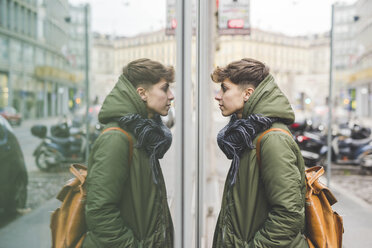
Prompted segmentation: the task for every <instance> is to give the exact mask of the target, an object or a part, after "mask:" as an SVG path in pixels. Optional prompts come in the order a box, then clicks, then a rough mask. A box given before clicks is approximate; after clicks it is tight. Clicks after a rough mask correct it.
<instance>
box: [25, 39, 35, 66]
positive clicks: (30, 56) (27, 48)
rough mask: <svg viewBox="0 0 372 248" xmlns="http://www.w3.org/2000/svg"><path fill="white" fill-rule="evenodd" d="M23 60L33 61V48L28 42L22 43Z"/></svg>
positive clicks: (26, 61)
mask: <svg viewBox="0 0 372 248" xmlns="http://www.w3.org/2000/svg"><path fill="white" fill-rule="evenodd" d="M23 54H24V55H23V61H24V62H25V63H28V64H30V63H32V62H33V58H34V49H33V47H32V46H31V45H28V44H24V47H23Z"/></svg>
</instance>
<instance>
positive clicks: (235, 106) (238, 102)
mask: <svg viewBox="0 0 372 248" xmlns="http://www.w3.org/2000/svg"><path fill="white" fill-rule="evenodd" d="M252 92H253V88H247V89H242V88H241V87H240V86H239V85H237V84H234V83H233V82H231V81H230V79H228V78H227V79H225V80H224V81H223V82H222V83H221V89H220V90H219V91H218V93H217V95H216V96H215V97H214V99H216V101H218V105H219V106H220V109H221V113H222V115H223V116H230V115H232V114H234V113H236V114H237V115H238V118H242V115H243V108H244V103H245V102H246V101H247V100H248V98H249V96H250V95H251V94H252Z"/></svg>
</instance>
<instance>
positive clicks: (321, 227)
mask: <svg viewBox="0 0 372 248" xmlns="http://www.w3.org/2000/svg"><path fill="white" fill-rule="evenodd" d="M271 131H280V132H283V133H286V134H288V135H290V136H291V137H292V135H291V134H290V133H289V132H288V131H286V130H284V129H281V128H271V129H268V130H266V131H265V132H263V134H261V136H260V137H259V138H258V140H257V144H256V154H257V160H258V163H259V165H260V166H261V156H260V145H261V139H262V137H263V136H264V135H265V134H266V133H269V132H271ZM323 173H324V169H323V167H321V166H314V167H311V168H309V169H307V170H306V171H305V175H306V196H305V199H306V200H305V215H306V231H305V236H306V240H307V242H308V244H309V247H310V248H315V247H317V248H326V247H331V248H341V247H342V234H343V232H344V228H343V221H342V217H341V216H339V215H338V214H337V212H335V211H333V210H332V207H331V206H332V205H333V204H335V203H336V202H337V200H336V198H335V196H334V195H333V194H332V192H331V191H330V190H329V189H328V188H327V187H326V186H325V185H323V184H322V183H321V182H320V181H319V177H320V176H322V175H323Z"/></svg>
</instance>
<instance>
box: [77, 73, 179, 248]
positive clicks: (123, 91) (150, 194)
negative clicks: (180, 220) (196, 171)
mask: <svg viewBox="0 0 372 248" xmlns="http://www.w3.org/2000/svg"><path fill="white" fill-rule="evenodd" d="M134 113H138V114H140V115H141V116H142V117H143V118H147V110H146V106H145V104H144V103H143V101H142V100H141V98H140V97H139V95H138V93H137V92H136V90H135V88H134V87H133V86H132V84H131V83H129V81H128V80H127V79H126V78H125V77H124V76H123V75H122V76H120V78H119V81H118V82H117V83H116V85H115V87H114V88H113V90H112V91H111V93H110V94H109V95H108V96H107V97H106V99H105V101H104V103H103V105H102V109H101V111H100V113H99V121H100V122H101V123H103V124H106V126H105V128H109V127H118V124H117V123H116V122H113V121H112V118H115V117H122V116H124V115H127V114H134ZM125 131H127V132H128V133H129V134H130V135H131V137H132V140H133V144H134V145H135V144H136V143H137V141H136V138H135V137H134V135H133V134H132V133H130V132H129V131H128V130H125ZM128 160H129V141H128V138H127V136H126V135H125V134H123V133H122V132H120V131H116V130H110V131H107V132H105V133H103V134H101V135H100V136H99V137H98V139H97V140H96V142H95V143H94V146H93V148H92V151H91V154H90V156H89V161H88V176H87V201H86V223H87V227H88V232H87V236H86V238H85V240H84V244H83V247H87V248H94V247H101V248H119V247H120V248H124V247H136V248H137V247H152V248H156V247H162V248H163V247H173V224H172V220H171V216H170V213H169V208H168V204H167V199H166V196H167V194H166V188H165V184H164V178H163V175H162V173H161V169H160V168H159V171H160V178H159V179H158V185H156V184H154V183H153V179H152V174H151V173H152V172H151V167H150V164H149V156H148V155H147V154H146V152H145V151H144V150H143V149H139V148H136V147H135V146H134V148H133V156H132V162H131V163H130V164H129V163H128Z"/></svg>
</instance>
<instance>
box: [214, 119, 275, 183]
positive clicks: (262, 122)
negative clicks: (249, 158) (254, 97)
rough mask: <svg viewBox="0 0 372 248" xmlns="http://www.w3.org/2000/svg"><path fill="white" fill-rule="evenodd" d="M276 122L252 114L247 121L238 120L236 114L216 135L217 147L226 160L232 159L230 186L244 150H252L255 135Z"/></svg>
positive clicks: (229, 177) (233, 181) (234, 178)
mask: <svg viewBox="0 0 372 248" xmlns="http://www.w3.org/2000/svg"><path fill="white" fill-rule="evenodd" d="M277 120H278V118H269V117H265V116H261V115H258V114H252V115H250V116H248V118H247V119H238V118H237V116H236V114H233V115H232V116H231V119H230V122H229V123H228V124H227V125H226V126H225V127H224V128H222V129H221V131H220V132H219V133H218V135H217V143H218V146H219V147H220V149H221V150H222V151H223V153H225V155H226V157H227V158H228V159H232V162H231V167H230V171H229V174H228V179H230V186H233V185H234V184H235V182H236V174H237V172H238V169H239V163H240V156H241V155H242V154H243V152H244V151H245V150H246V149H250V150H252V149H253V148H254V146H253V143H252V142H253V140H254V139H255V138H256V136H257V134H259V133H261V132H262V131H265V130H267V129H269V128H270V127H271V125H272V124H273V123H274V122H275V121H277Z"/></svg>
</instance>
